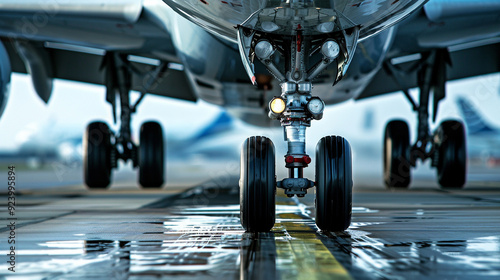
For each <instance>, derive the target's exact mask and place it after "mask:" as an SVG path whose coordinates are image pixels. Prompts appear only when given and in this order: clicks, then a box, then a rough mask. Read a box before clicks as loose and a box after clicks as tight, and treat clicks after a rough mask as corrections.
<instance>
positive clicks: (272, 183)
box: [238, 3, 359, 232]
mask: <svg viewBox="0 0 500 280" xmlns="http://www.w3.org/2000/svg"><path fill="white" fill-rule="evenodd" d="M289 5H290V8H293V5H295V4H293V3H292V4H289ZM285 9H288V8H285ZM311 9H312V10H311V12H312V13H317V10H315V9H316V8H311ZM322 11H323V10H322ZM268 12H269V13H272V14H274V18H275V19H276V17H279V16H277V14H276V13H275V12H274V10H273V11H266V9H264V11H262V13H261V15H259V14H258V13H257V14H254V16H252V17H250V18H249V19H248V20H247V21H246V22H245V23H243V24H242V25H240V26H239V27H238V38H239V40H240V41H239V46H240V54H241V56H242V59H243V63H244V66H245V69H246V70H247V73H248V75H249V76H250V78H251V79H252V82H254V84H255V74H254V73H253V69H254V66H253V61H254V59H255V58H257V59H258V60H259V61H260V62H261V63H262V64H263V65H264V66H265V67H266V68H267V69H268V70H269V72H271V74H273V76H274V77H275V78H276V79H277V80H278V81H279V82H280V83H281V92H282V93H281V96H279V97H275V98H274V99H272V100H271V101H270V103H269V117H270V118H271V119H276V120H278V121H280V123H281V126H282V127H283V131H284V138H285V141H286V142H287V147H288V151H287V153H286V155H285V156H284V160H285V167H286V168H288V178H285V179H283V180H281V181H278V182H276V178H275V162H274V146H273V144H272V142H271V140H269V139H267V138H265V137H250V138H248V139H247V140H246V141H245V143H244V144H243V149H242V154H241V178H240V207H241V208H240V209H241V216H240V217H241V224H242V225H243V227H244V228H245V229H246V230H247V231H251V232H261V231H269V230H271V228H272V227H273V225H274V222H275V205H274V204H275V203H274V199H275V198H274V195H275V191H276V187H278V188H281V189H284V193H285V194H286V195H287V196H288V197H292V196H294V195H297V196H298V197H303V196H304V195H306V193H307V190H308V189H310V188H312V187H314V186H316V224H317V226H318V227H319V229H321V230H325V231H343V230H346V229H347V228H348V227H349V225H350V222H351V213H352V185H353V182H352V160H351V148H350V145H349V143H348V142H347V140H345V139H344V138H342V137H339V136H327V137H324V138H323V139H321V140H320V141H319V143H318V145H317V149H316V181H315V182H313V181H311V180H309V179H307V178H304V177H303V170H304V168H306V167H307V166H308V165H309V164H310V163H311V158H310V156H309V155H308V154H307V153H306V129H307V127H310V126H311V121H312V120H320V119H321V118H322V117H323V110H324V107H325V103H324V102H323V101H322V100H321V99H320V98H319V97H316V96H312V80H313V79H314V78H315V77H317V76H318V75H319V74H320V73H321V72H323V71H324V70H325V69H327V67H328V66H329V65H332V66H333V68H335V69H336V70H337V75H336V76H335V82H337V81H338V80H340V79H341V78H342V76H343V74H344V73H345V71H346V69H347V65H348V64H349V62H350V60H351V58H352V55H353V53H354V49H355V46H356V41H357V38H358V34H359V29H358V27H349V28H342V24H341V22H340V21H339V20H338V17H337V16H339V17H340V16H341V15H340V14H339V15H337V16H333V17H332V16H331V15H330V17H328V15H327V13H326V11H325V12H324V13H325V14H324V15H322V14H318V18H317V19H318V21H322V20H324V21H325V24H324V25H322V26H325V27H327V26H328V28H331V30H329V31H330V32H326V33H325V32H322V31H321V29H318V28H317V22H314V23H308V22H300V21H297V19H296V18H294V17H293V16H291V15H294V14H295V13H292V12H290V13H284V14H283V15H280V16H281V17H284V18H282V19H280V20H276V22H278V23H285V22H286V24H285V26H282V27H281V28H282V29H283V30H284V29H286V30H291V31H290V32H291V33H289V34H279V35H278V36H275V34H273V33H272V32H268V30H265V28H267V27H266V26H267V25H269V22H267V21H266V22H260V20H261V19H262V20H264V19H265V18H266V17H265V16H264V15H267V13H268ZM261 16H262V17H261ZM288 16H291V18H287V17H288ZM323 16H325V18H323ZM332 19H334V22H329V20H332ZM273 24H274V23H273ZM288 24H290V25H288ZM308 24H311V26H307V25H308ZM274 25H275V26H276V28H278V25H276V24H274ZM274 25H273V26H274ZM317 30H320V31H321V32H320V31H317ZM290 34H293V35H290Z"/></svg>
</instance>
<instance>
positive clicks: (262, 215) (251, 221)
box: [240, 136, 276, 232]
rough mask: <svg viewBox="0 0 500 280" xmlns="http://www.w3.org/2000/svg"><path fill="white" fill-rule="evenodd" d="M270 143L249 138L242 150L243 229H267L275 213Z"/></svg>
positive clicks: (273, 161)
mask: <svg viewBox="0 0 500 280" xmlns="http://www.w3.org/2000/svg"><path fill="white" fill-rule="evenodd" d="M275 164H276V163H275V155H274V145H273V142H272V141H271V140H270V139H268V138H266V137H262V136H253V137H250V138H248V139H247V140H246V141H245V142H244V143H243V147H242V149H241V177H240V217H241V224H242V226H243V228H245V230H247V231H250V232H267V231H270V230H271V228H272V227H273V225H274V221H275V212H276V203H275V200H276V171H275Z"/></svg>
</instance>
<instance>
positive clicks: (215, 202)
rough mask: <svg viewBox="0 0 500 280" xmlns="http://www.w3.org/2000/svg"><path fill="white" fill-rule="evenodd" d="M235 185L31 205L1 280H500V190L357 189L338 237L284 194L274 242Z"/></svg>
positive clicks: (310, 209) (58, 198)
mask: <svg viewBox="0 0 500 280" xmlns="http://www.w3.org/2000/svg"><path fill="white" fill-rule="evenodd" d="M235 186H236V183H235V184H231V186H230V187H224V188H223V187H219V188H213V187H212V189H206V188H202V187H197V188H193V189H190V190H188V191H186V192H183V193H180V194H172V195H166V194H165V193H161V192H156V193H152V192H145V193H137V192H134V193H132V192H130V193H128V192H120V193H117V192H108V193H104V192H91V193H86V194H81V195H60V194H54V195H52V194H46V195H37V194H31V195H23V196H19V197H18V200H19V203H20V207H19V210H18V214H17V215H18V228H17V231H16V235H17V243H16V256H17V263H16V272H15V273H11V272H9V271H8V270H7V268H8V264H6V262H5V261H4V260H5V257H3V259H2V262H1V263H0V276H1V277H3V278H5V279H87V278H93V279H164V278H165V279H171V278H179V279H500V215H499V213H500V189H499V188H496V189H485V190H481V189H476V190H464V191H454V192H443V191H438V190H433V189H417V190H411V191H398V192H389V191H382V190H373V189H370V190H368V189H367V190H357V191H356V192H355V196H354V209H353V223H352V226H351V227H350V228H349V230H347V231H346V232H338V233H332V232H318V231H317V228H316V226H315V224H314V196H313V195H312V194H310V195H308V196H306V197H305V198H304V199H301V200H298V199H289V198H285V197H281V196H280V197H278V199H277V221H276V225H275V227H274V228H273V230H272V232H270V233H261V234H251V233H245V232H244V230H243V228H242V227H241V225H240V222H239V206H238V198H239V197H238V190H237V188H236V187H235ZM5 201H6V200H5ZM1 215H2V216H1V217H2V219H3V220H4V221H6V218H7V216H6V214H5V213H3V212H2V213H1ZM1 232H2V234H3V235H4V236H7V235H6V234H7V229H6V228H2V229H1ZM1 244H2V245H1V247H0V255H1V256H6V254H8V253H9V252H8V251H7V246H6V244H5V243H4V242H3V241H2V243H1Z"/></svg>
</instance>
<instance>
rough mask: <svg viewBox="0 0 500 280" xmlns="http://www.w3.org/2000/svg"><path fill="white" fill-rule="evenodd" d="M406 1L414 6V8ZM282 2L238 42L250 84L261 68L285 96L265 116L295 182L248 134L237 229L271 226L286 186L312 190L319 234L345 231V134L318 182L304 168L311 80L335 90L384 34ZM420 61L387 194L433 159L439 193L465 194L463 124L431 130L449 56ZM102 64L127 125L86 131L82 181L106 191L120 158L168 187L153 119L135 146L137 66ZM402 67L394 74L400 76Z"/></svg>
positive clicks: (387, 145) (255, 19) (318, 109)
mask: <svg viewBox="0 0 500 280" xmlns="http://www.w3.org/2000/svg"><path fill="white" fill-rule="evenodd" d="M270 2H273V1H270ZM316 2H320V1H316ZM394 2H398V1H394ZM403 2H404V1H403ZM407 2H408V3H407V4H408V5H410V4H411V5H416V4H415V3H414V2H413V1H407ZM417 2H418V1H417ZM271 4H272V3H271ZM271 4H269V5H271ZM279 4H280V5H279V6H272V5H271V6H266V7H265V8H261V9H259V10H258V11H257V12H255V13H252V14H251V16H249V17H248V18H247V19H246V20H245V21H244V22H240V23H239V24H238V25H237V42H238V46H239V51H240V55H241V58H242V61H243V65H244V67H245V70H246V73H247V74H248V76H249V79H250V80H251V81H252V83H253V84H254V85H257V83H258V81H257V78H256V74H255V65H256V64H257V63H259V64H260V65H263V66H264V67H265V68H266V69H267V70H268V71H269V73H270V74H271V75H272V77H273V79H275V80H277V81H278V82H279V84H280V86H281V95H280V96H276V97H274V98H273V99H272V100H271V101H270V102H269V111H268V112H269V118H271V119H273V120H276V121H278V122H279V123H280V124H281V126H282V127H283V131H284V138H285V141H286V144H287V147H288V150H287V153H286V154H285V155H284V162H285V167H286V168H287V169H288V171H289V172H288V174H289V175H288V177H287V178H284V179H282V180H277V178H276V155H275V149H274V143H272V141H271V140H270V139H268V138H266V137H262V136H252V137H249V138H248V139H247V140H246V141H245V142H244V143H243V146H242V151H241V176H240V207H241V223H242V225H243V227H244V228H245V229H246V230H247V231H250V232H266V231H269V230H271V228H272V227H273V225H274V222H275V195H276V188H281V189H284V192H285V194H286V195H288V196H290V197H292V196H295V195H297V196H298V197H303V196H304V195H305V194H306V193H307V191H308V190H309V189H311V188H313V187H316V223H317V225H318V227H319V228H320V229H321V230H326V231H343V230H345V229H347V228H348V227H349V225H350V223H351V215H352V187H353V177H352V158H351V148H350V144H349V142H348V141H347V140H346V139H344V138H343V137H341V136H326V137H324V138H322V139H321V140H320V141H319V142H318V144H317V148H316V151H315V153H316V154H315V160H316V162H315V168H316V176H315V178H314V180H311V179H308V178H304V177H303V170H304V168H307V167H308V166H309V165H310V164H311V157H310V155H309V154H308V153H307V152H306V145H305V141H306V129H307V128H308V127H310V126H311V124H312V123H313V120H321V118H322V116H323V110H324V107H325V102H323V100H322V99H321V98H320V97H318V96H313V83H314V81H315V78H317V77H318V76H319V75H320V73H322V72H323V71H324V70H325V69H327V68H328V67H330V68H329V69H332V68H333V69H334V70H335V73H336V74H335V76H334V81H333V82H334V84H336V83H337V82H339V81H340V80H341V79H342V78H343V77H344V75H345V74H346V71H347V68H348V66H349V64H350V63H351V61H352V59H353V56H354V52H355V49H356V46H357V44H358V40H359V39H360V38H361V36H365V37H364V38H363V39H366V36H368V35H372V34H373V33H374V32H378V31H379V30H377V28H374V29H373V30H366V29H363V27H362V26H361V25H359V24H356V23H354V22H353V21H351V20H350V19H349V18H348V17H347V16H345V15H344V14H343V13H340V12H338V11H337V10H335V9H329V8H324V9H323V8H320V7H317V6H314V5H313V4H314V3H313V1H289V2H286V3H284V2H283V3H281V2H280V3H279ZM417 4H418V3H417ZM417 6H418V5H417ZM377 11H378V10H377ZM363 34H364V35H363ZM417 63H418V64H417V65H416V67H415V68H414V71H413V72H414V73H415V74H416V75H417V80H418V84H419V87H420V98H419V99H420V100H419V104H416V102H415V101H413V100H412V99H411V97H410V95H409V94H408V92H407V91H405V95H406V96H407V98H408V99H409V101H410V102H411V104H412V105H413V107H414V110H415V111H416V113H417V115H418V131H417V141H416V143H415V144H413V145H410V136H409V129H408V125H407V124H406V123H405V122H404V121H401V120H394V121H391V122H390V123H388V124H387V127H386V130H385V140H384V179H385V183H386V185H387V187H389V188H407V187H408V186H409V184H410V180H411V169H412V168H413V167H415V166H416V163H417V161H418V160H421V161H425V160H427V159H430V160H431V161H432V165H433V166H434V167H436V169H437V174H438V181H439V184H440V185H441V186H442V187H458V188H460V187H462V186H463V185H464V184H465V171H466V151H465V146H466V145H465V130H464V126H463V124H462V123H461V122H458V121H452V120H450V121H445V122H443V123H442V124H441V125H440V126H439V127H438V129H437V130H436V131H435V132H434V133H431V132H430V129H429V112H428V108H429V102H430V96H431V92H433V93H434V108H437V103H438V102H439V101H440V99H442V97H443V96H444V90H445V89H444V83H445V78H444V77H445V75H446V67H445V66H446V64H447V63H448V53H447V51H445V50H436V51H430V52H428V53H425V54H424V55H423V56H422V59H421V60H419V61H418V62H417ZM105 66H106V69H107V76H106V77H107V81H106V85H107V88H108V96H112V97H113V96H114V94H118V96H119V97H120V104H114V102H111V103H112V104H113V107H114V108H116V107H117V106H120V114H121V116H120V118H119V120H120V123H121V127H120V130H119V132H118V133H116V134H114V133H113V132H111V130H110V129H109V127H108V126H107V125H106V124H105V123H101V122H95V123H91V124H90V125H89V126H88V128H87V131H86V134H85V135H86V137H85V143H84V153H85V156H84V168H85V182H86V184H87V185H88V186H89V187H90V188H106V187H107V186H108V185H109V184H110V182H111V180H110V178H111V177H110V176H111V172H112V170H113V169H114V168H116V167H117V161H118V160H120V159H121V160H124V161H127V160H131V161H132V162H133V166H134V167H137V168H138V169H139V183H140V184H141V185H142V186H143V187H146V188H149V187H153V188H154V187H160V186H161V185H162V184H163V183H164V173H163V170H164V168H163V167H164V157H163V150H164V147H163V145H164V144H163V141H161V139H163V136H162V135H163V133H162V129H161V127H160V125H159V124H157V123H155V122H148V123H145V124H143V126H142V127H141V131H140V144H139V145H136V144H134V143H133V141H132V139H131V131H130V120H131V115H132V113H133V112H134V110H135V108H136V107H137V105H138V103H139V102H140V100H139V102H138V103H137V104H134V105H131V104H130V100H129V91H130V88H131V85H130V76H131V72H132V70H133V69H131V67H130V66H129V65H128V64H127V59H126V58H125V57H123V56H120V55H117V54H109V56H108V58H107V59H106V64H105ZM399 70H400V69H397V68H392V69H389V71H392V72H393V73H394V77H395V79H397V76H398V73H399V72H400V71H399ZM158 73H160V72H158ZM158 73H157V74H158ZM111 93H113V94H111ZM434 112H436V109H435V110H434ZM434 118H435V115H434Z"/></svg>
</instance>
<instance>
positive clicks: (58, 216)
mask: <svg viewBox="0 0 500 280" xmlns="http://www.w3.org/2000/svg"><path fill="white" fill-rule="evenodd" d="M77 212H78V211H76V210H73V211H70V212H67V213H63V214H60V215H57V216H53V217H48V218H45V219H42V220H36V221H32V222H25V223H19V224H16V229H17V228H22V227H25V226H31V225H35V224H39V223H43V222H46V221H50V220H53V219H58V218H61V217H64V216H68V215H71V214H75V213H77ZM6 231H9V228H8V227H5V228H1V229H0V232H6Z"/></svg>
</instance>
